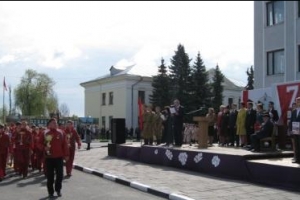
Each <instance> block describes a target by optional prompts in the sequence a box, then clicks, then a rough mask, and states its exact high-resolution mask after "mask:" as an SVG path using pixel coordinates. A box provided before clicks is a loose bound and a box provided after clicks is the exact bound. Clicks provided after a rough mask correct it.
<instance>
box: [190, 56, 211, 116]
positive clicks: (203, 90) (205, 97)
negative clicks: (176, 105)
mask: <svg viewBox="0 0 300 200" xmlns="http://www.w3.org/2000/svg"><path fill="white" fill-rule="evenodd" d="M191 88H192V95H191V96H190V98H191V102H192V103H191V106H192V109H193V110H196V109H199V108H200V107H207V106H208V105H209V103H210V99H209V97H210V95H209V93H210V85H209V83H208V72H207V71H206V67H205V65H204V62H203V60H202V58H201V55H200V52H198V54H197V57H196V60H195V62H194V65H193V66H192V85H191Z"/></svg>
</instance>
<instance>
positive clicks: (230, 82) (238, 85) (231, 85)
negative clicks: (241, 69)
mask: <svg viewBox="0 0 300 200" xmlns="http://www.w3.org/2000/svg"><path fill="white" fill-rule="evenodd" d="M215 71H216V69H214V68H211V69H209V70H208V79H209V81H210V82H213V77H214V75H215ZM223 86H224V89H225V90H243V89H244V87H245V85H244V83H242V82H241V81H237V80H234V79H230V78H227V77H226V76H224V82H223Z"/></svg>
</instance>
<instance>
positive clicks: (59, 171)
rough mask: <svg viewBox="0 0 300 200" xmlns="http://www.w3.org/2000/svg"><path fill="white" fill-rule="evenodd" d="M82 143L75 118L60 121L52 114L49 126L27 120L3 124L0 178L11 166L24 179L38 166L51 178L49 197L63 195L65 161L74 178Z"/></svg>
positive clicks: (70, 174) (41, 171) (67, 172)
mask: <svg viewBox="0 0 300 200" xmlns="http://www.w3.org/2000/svg"><path fill="white" fill-rule="evenodd" d="M81 144H82V143H81V138H80V136H79V134H78V132H77V131H76V129H75V128H74V123H73V121H71V120H69V121H68V122H67V123H66V124H64V125H61V124H60V125H58V123H57V120H56V119H55V118H51V119H50V120H49V121H48V123H47V126H45V127H42V126H41V127H37V126H35V125H29V124H28V123H27V121H21V122H16V123H10V125H4V124H0V181H2V180H3V179H4V178H5V177H6V171H7V169H6V168H7V167H11V168H13V171H14V173H15V174H16V175H19V176H21V177H22V178H23V179H25V178H26V177H27V176H28V173H30V172H33V171H35V170H38V171H39V173H43V174H44V175H45V176H46V178H47V189H48V194H49V197H50V198H52V197H54V192H56V193H57V195H58V196H61V195H62V194H61V188H62V180H63V176H64V165H65V172H66V178H70V177H71V176H72V169H73V161H74V156H75V150H76V148H78V149H80V148H81ZM87 148H89V145H88V147H87Z"/></svg>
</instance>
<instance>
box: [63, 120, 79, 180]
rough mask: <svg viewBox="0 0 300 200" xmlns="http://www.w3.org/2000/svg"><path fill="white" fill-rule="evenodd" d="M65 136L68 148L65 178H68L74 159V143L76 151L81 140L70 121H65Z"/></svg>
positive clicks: (70, 174)
mask: <svg viewBox="0 0 300 200" xmlns="http://www.w3.org/2000/svg"><path fill="white" fill-rule="evenodd" d="M65 136H66V138H67V142H68V148H69V160H67V161H66V172H67V177H68V178H69V177H71V176H72V168H73V162H74V157H75V150H76V143H77V146H78V149H80V148H81V139H80V137H79V134H78V133H77V131H76V129H75V128H74V123H73V121H71V120H68V121H67V126H66V129H65Z"/></svg>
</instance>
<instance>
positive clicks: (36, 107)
mask: <svg viewBox="0 0 300 200" xmlns="http://www.w3.org/2000/svg"><path fill="white" fill-rule="evenodd" d="M54 84H55V82H54V81H53V80H52V79H51V78H50V77H48V76H47V75H46V74H40V73H37V72H36V71H34V70H31V69H28V70H26V71H25V75H24V76H23V77H22V78H21V83H20V84H19V85H18V86H17V87H16V88H15V90H14V95H15V105H16V107H17V108H19V109H20V110H21V111H22V115H25V116H41V115H47V114H48V113H50V112H52V111H55V110H56V109H57V106H58V100H57V97H56V95H55V93H54V91H53V86H54Z"/></svg>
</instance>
